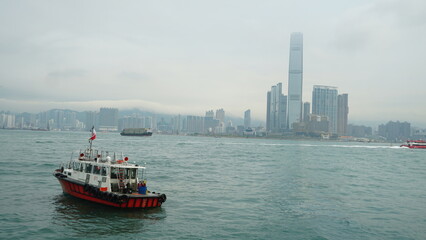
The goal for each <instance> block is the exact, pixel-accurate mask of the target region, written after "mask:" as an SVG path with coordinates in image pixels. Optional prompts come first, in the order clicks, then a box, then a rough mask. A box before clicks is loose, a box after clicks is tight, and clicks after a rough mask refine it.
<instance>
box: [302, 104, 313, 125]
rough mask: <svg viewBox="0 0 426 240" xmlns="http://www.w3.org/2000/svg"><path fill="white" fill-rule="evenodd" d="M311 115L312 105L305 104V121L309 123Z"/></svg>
mask: <svg viewBox="0 0 426 240" xmlns="http://www.w3.org/2000/svg"><path fill="white" fill-rule="evenodd" d="M309 114H311V103H310V102H305V103H303V121H304V122H307V121H309Z"/></svg>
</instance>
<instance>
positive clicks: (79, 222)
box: [0, 130, 426, 240]
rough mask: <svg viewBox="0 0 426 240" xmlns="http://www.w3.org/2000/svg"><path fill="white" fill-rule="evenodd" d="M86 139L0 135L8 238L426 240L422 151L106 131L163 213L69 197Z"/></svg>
mask: <svg viewBox="0 0 426 240" xmlns="http://www.w3.org/2000/svg"><path fill="white" fill-rule="evenodd" d="M88 137H89V133H82V132H37V131H7V130H0V182H1V184H0V191H1V192H0V193H1V198H0V230H1V231H0V239H398V240H400V239H426V228H425V226H426V151H425V150H421V149H404V148H399V147H398V146H390V145H389V144H372V143H346V142H345V143H342V142H338V143H337V142H328V141H327V142H322V141H287V140H268V139H244V138H209V137H189V136H163V135H155V134H154V135H153V136H152V137H124V136H120V134H118V133H98V137H97V139H96V140H95V141H94V147H96V148H99V149H103V150H111V151H123V152H125V153H127V156H128V157H129V158H130V161H131V162H133V161H135V162H137V163H139V164H143V163H145V162H146V164H147V167H148V171H147V174H148V189H149V190H151V191H157V192H161V193H165V194H167V201H166V202H165V203H164V205H163V206H162V207H161V208H157V209H149V210H138V211H128V210H125V211H123V210H120V209H115V208H111V207H106V206H100V205H98V204H94V203H89V202H86V201H84V200H80V199H75V198H73V197H71V196H66V195H64V194H63V193H62V190H61V188H60V185H59V183H58V181H57V180H56V179H55V178H54V177H53V176H52V171H53V170H54V169H55V168H57V167H58V165H59V164H60V163H61V162H66V161H68V160H69V159H70V157H71V152H72V151H75V150H79V149H83V148H84V147H85V146H87V144H88V141H87V139H88Z"/></svg>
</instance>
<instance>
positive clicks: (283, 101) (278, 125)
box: [266, 83, 287, 133]
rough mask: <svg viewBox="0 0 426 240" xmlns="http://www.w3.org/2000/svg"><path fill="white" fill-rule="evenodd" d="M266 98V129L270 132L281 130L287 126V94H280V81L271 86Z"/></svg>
mask: <svg viewBox="0 0 426 240" xmlns="http://www.w3.org/2000/svg"><path fill="white" fill-rule="evenodd" d="M267 98H268V99H267V106H266V109H267V113H266V120H267V122H266V130H267V131H268V132H272V133H279V132H283V131H284V130H285V129H286V128H287V121H286V119H287V117H286V110H287V96H285V95H283V94H282V83H278V84H277V85H276V86H272V87H271V91H268V94H267Z"/></svg>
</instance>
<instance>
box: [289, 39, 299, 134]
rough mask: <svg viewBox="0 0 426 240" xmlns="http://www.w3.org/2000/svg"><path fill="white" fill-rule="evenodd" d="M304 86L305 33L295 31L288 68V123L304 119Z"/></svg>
mask: <svg viewBox="0 0 426 240" xmlns="http://www.w3.org/2000/svg"><path fill="white" fill-rule="evenodd" d="M302 87H303V34H302V33H299V32H295V33H292V34H291V37H290V59H289V68H288V99H287V102H288V106H287V124H288V128H289V129H292V124H293V123H295V122H301V121H302Z"/></svg>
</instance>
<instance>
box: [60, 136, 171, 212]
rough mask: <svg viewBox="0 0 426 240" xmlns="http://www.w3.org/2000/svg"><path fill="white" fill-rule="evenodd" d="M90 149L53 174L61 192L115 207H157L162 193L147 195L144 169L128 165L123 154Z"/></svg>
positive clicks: (162, 196)
mask: <svg viewBox="0 0 426 240" xmlns="http://www.w3.org/2000/svg"><path fill="white" fill-rule="evenodd" d="M95 138H96V132H95V131H94V129H92V137H91V138H90V139H89V142H90V147H89V148H87V149H86V150H84V151H80V153H79V154H78V156H76V157H75V158H73V157H71V160H70V161H69V162H68V163H67V164H63V165H62V166H61V167H60V168H59V169H56V170H55V171H54V172H53V175H54V176H55V177H56V178H57V179H58V180H59V183H60V184H61V186H62V190H63V192H64V193H66V194H69V195H72V196H74V197H77V198H81V199H85V200H89V201H92V202H96V203H100V204H104V205H109V206H113V207H118V208H153V207H160V206H161V205H162V204H163V203H164V202H165V201H166V199H167V197H166V195H165V194H161V193H156V192H150V191H147V188H146V180H144V172H145V166H139V165H137V164H131V163H129V162H128V160H129V158H128V157H124V155H123V154H116V153H112V152H108V151H98V150H95V149H92V141H93V140H94V139H95Z"/></svg>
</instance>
